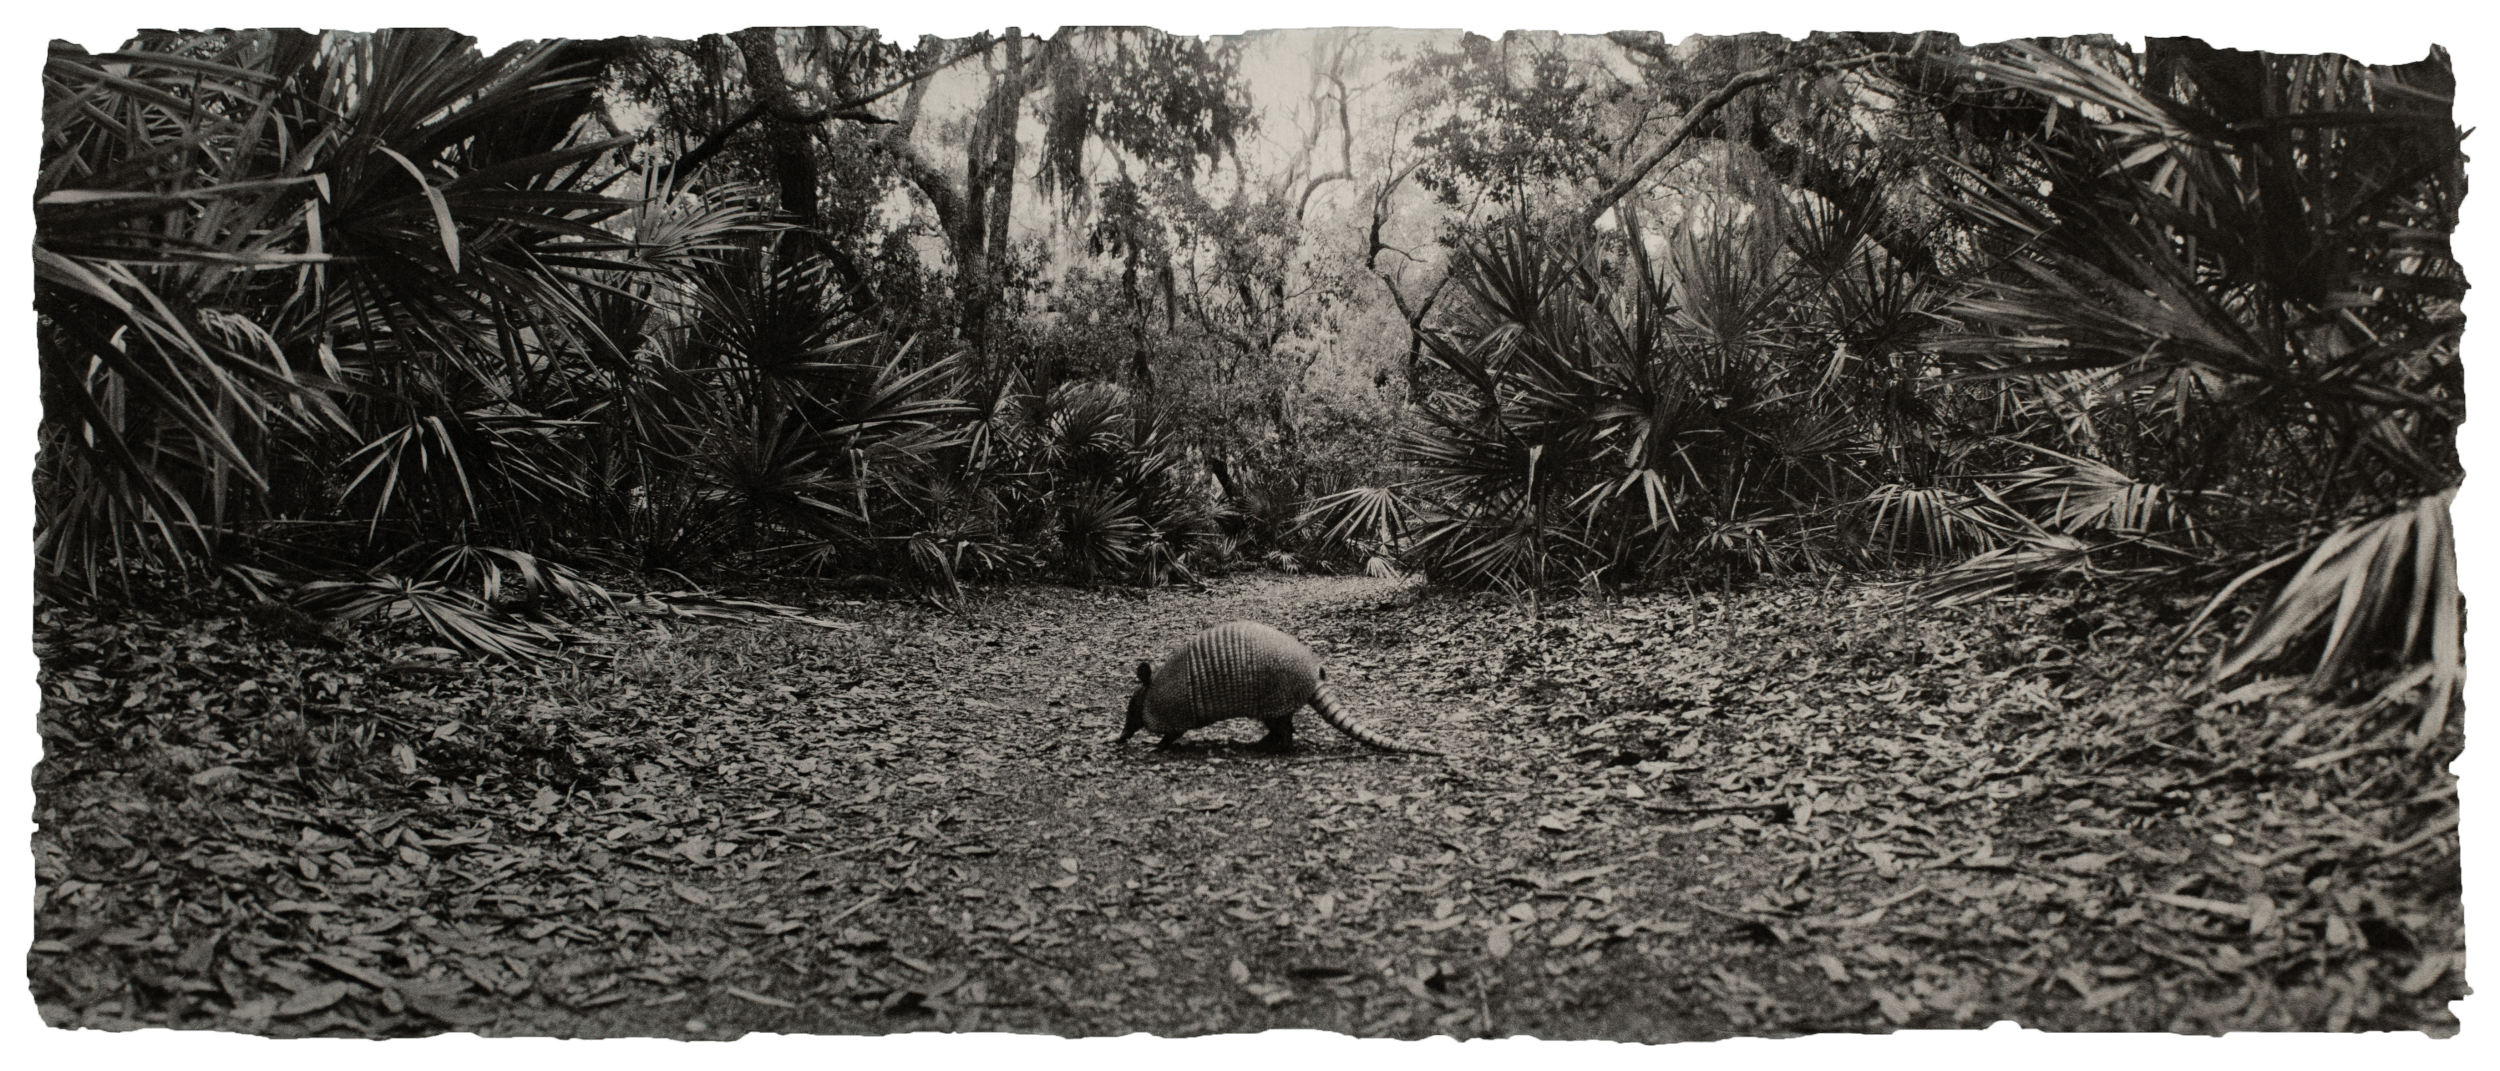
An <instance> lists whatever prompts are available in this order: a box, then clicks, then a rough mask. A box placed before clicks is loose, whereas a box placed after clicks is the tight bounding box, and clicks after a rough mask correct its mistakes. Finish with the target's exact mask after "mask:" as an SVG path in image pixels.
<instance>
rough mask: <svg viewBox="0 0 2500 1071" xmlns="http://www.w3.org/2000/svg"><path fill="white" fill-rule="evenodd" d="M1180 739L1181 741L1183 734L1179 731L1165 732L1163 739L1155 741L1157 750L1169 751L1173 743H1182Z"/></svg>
mask: <svg viewBox="0 0 2500 1071" xmlns="http://www.w3.org/2000/svg"><path fill="white" fill-rule="evenodd" d="M1180 741H1181V734H1179V733H1165V734H1163V739H1161V740H1157V741H1155V750H1157V751H1169V750H1171V748H1172V745H1174V744H1177V743H1180Z"/></svg>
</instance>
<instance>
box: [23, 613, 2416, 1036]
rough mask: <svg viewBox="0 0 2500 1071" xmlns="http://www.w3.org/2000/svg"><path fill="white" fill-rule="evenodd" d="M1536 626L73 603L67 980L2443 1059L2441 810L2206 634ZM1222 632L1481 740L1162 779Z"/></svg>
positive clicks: (64, 721)
mask: <svg viewBox="0 0 2500 1071" xmlns="http://www.w3.org/2000/svg"><path fill="white" fill-rule="evenodd" d="M2190 605H2191V606H2192V604H2190ZM1545 611H1546V616H1545V619H1544V620H1541V621H1536V620H1531V619H1530V618H1529V616H1528V615H1527V614H1525V613H1523V612H1521V610H1520V609H1519V608H1517V607H1514V606H1511V605H1509V604H1507V603H1502V602H1498V601H1492V600H1484V599H1476V598H1465V597H1454V596H1443V595H1434V594H1431V593H1429V592H1427V591H1426V590H1425V589H1423V588H1421V587H1419V586H1416V585H1411V584H1406V583H1401V582H1395V581H1386V580H1372V579H1345V578H1315V577H1299V578H1295V577H1275V576H1256V577H1244V578H1235V579H1230V580H1225V581H1222V582H1220V583H1218V584H1217V585H1216V586H1215V587H1214V588H1213V589H1212V590H1210V591H1206V592H1189V591H1163V592H1156V593H1153V594H1151V595H1145V594H1142V593H1135V592H1128V593H1118V592H1112V593H1105V592H1084V591H1077V590H1071V589H1064V588H1050V587H1038V586H1037V587H1007V588H1003V589H991V590H987V591H984V592H982V593H979V594H977V595H976V596H975V597H974V599H973V601H972V605H971V606H970V607H969V608H968V609H967V610H966V611H965V612H964V613H961V614H953V615H947V614H937V613H934V612H930V611H928V610H926V609H914V608H912V607H910V606H908V605H906V604H903V603H899V602H847V603H835V604H833V605H830V606H824V607H821V608H819V609H818V610H817V611H816V612H817V614H818V616H819V617H821V618H827V619H838V620H831V621H829V622H828V623H829V624H830V625H831V626H832V627H817V626H815V625H810V624H807V623H804V622H800V621H787V622H781V623H776V624H770V625H761V626H739V625H728V624H717V623H705V622H686V621H676V622H670V623H667V624H651V623H647V622H646V623H644V624H640V625H626V626H619V627H620V629H621V630H622V631H620V633H619V635H618V640H619V641H620V642H618V643H617V644H615V645H613V646H610V647H608V648H605V649H604V653H600V654H596V655H591V656H580V657H577V658H575V659H574V660H573V661H569V662H557V663H551V664H548V665H543V666H538V667H515V666H510V665H503V664H489V663H478V662H466V661H461V660H458V659H455V658H451V657H448V656H449V652H447V651H439V650H428V649H423V648H420V647H418V646H417V644H414V643H410V644H406V645H402V646H399V647H388V646H386V645H383V644H381V643H380V642H379V641H377V640H370V639H348V640H341V639H340V638H338V637H335V636H332V637H328V638H327V639H326V642H307V641H308V640H313V641H321V640H323V639H324V638H323V637H320V636H310V637H308V636H307V635H306V634H305V633H304V631H303V629H302V628H301V624H300V622H298V623H297V624H296V625H293V626H290V625H288V624H287V623H285V622H283V621H277V620H275V619H272V618H268V617H266V616H243V617H238V616H215V615H200V614H191V615H187V616H186V615H175V614H170V613H167V614H150V613H138V612H132V613H123V614H117V615H115V616H114V617H112V618H110V619H102V618H98V617H94V616H91V615H88V614H85V613H83V612H79V611H73V610H69V609H65V608H62V607H58V606H53V607H47V608H45V609H43V610H41V611H40V612H39V621H38V627H37V646H38V649H39V653H40V654H41V655H42V657H43V660H44V666H45V668H44V671H43V678H42V680H43V685H44V694H45V706H44V710H43V718H42V724H43V732H44V734H45V743H46V749H47V754H46V757H45V759H44V760H43V762H42V764H41V765H40V766H39V768H38V770H37V775H36V785H37V804H38V820H39V829H40V831H39V833H38V834H37V836H36V839H35V852H36V872H37V882H38V888H37V906H36V938H37V940H36V942H35V945H34V947H33V948H32V950H31V951H30V953H29V970H30V975H31V978H32V984H33V988H34V995H35V998H36V1001H37V1003H38V1005H39V1007H40V1009H41V1011H42V1013H43V1015H44V1017H45V1019H46V1020H47V1021H48V1022H50V1023H52V1024H53V1025H55V1026H64V1027H67V1026H86V1027H100V1028H106V1029H130V1028H135V1027H143V1026H151V1025H153V1026H172V1027H179V1028H210V1029H223V1030H240V1031H248V1032H255V1033H265V1034H273V1035H280V1036H303V1035H311V1034H327V1035H346V1036H400V1035H408V1034H424V1033H434V1032H440V1031H444V1030H472V1031H476V1032H478V1033H482V1034H490V1035H558V1036H575V1037H580V1036H668V1037H680V1038H713V1039H720V1038H732V1037H736V1036H739V1035H741V1034H744V1033H747V1032H751V1031H764V1032H777V1033H831V1034H876V1033H890V1032H898V1031H917V1030H942V1031H1015V1032H1025V1033H1045V1034H1056V1035H1062V1036H1086V1035H1106V1034H1125V1033H1129V1032H1133V1031H1148V1032H1152V1033H1155V1034H1159V1035H1164V1036H1182V1035H1195V1034H1206V1033H1217V1032H1236V1031H1257V1030H1263V1029H1269V1028H1286V1027H1305V1028H1317V1029H1321V1030H1328V1031H1338V1032H1344V1033H1349V1034H1356V1035H1364V1036H1394V1037H1408V1038H1413V1037H1424V1036H1431V1035H1436V1034H1448V1035H1453V1036H1456V1037H1461V1038H1468V1037H1500V1036H1517V1035H1532V1036H1536V1037H1542V1038H1549V1039H1561V1038H1606V1039H1614V1040H1621V1041H1646V1042H1656V1041H1673V1040H1700V1039H1710V1038H1719V1037H1727V1036H1733V1035H1757V1036H1762V1035H1770V1036H1778V1035H1794V1034H1801V1033H1811V1032H1818V1031H1885V1030H1891V1029H1895V1028H1900V1027H1973V1028H1976V1027H1982V1026H1986V1025H1988V1024H1990V1023H1992V1022H1995V1021H1997V1020H2000V1019H2012V1020H2015V1021H2018V1022H2020V1023H2022V1024H2024V1025H2026V1026H2030V1027H2035V1028H2041V1029H2049V1030H2170V1031H2189V1032H2200V1033H2211V1032H2221V1031H2230V1030H2319V1029H2334V1030H2343V1029H2356V1030H2358V1029H2393V1030H2422V1031H2428V1032H2431V1033H2433V1034H2442V1035H2444V1034H2446V1033H2449V1032H2452V1031H2453V1030H2454V1029H2455V1020H2454V1019H2453V1018H2451V1017H2450V1015H2449V1012H2448V1010H2447V1007H2446V1002H2447V1001H2449V1000H2451V999H2455V998H2456V997H2458V996H2459V995H2461V994H2462V992H2463V990H2464V983H2463V977H2464V972H2463V951H2462V950H2463V943H2462V942H2463V927H2462V922H2461V914H2460V907H2459V888H2458V884H2459V882H2458V870H2457V857H2456V852H2457V840H2456V834H2455V822H2456V817H2455V816H2456V810H2455V788H2454V783H2453V781H2451V780H2449V779H2448V778H2447V776H2446V775H2445V774H2444V773H2442V772H2440V770H2441V764H2440V763H2438V762H2435V761H2432V759H2430V758H2426V757H2424V756H2422V755H2419V754H2415V753H2412V752H2408V751H2406V750H2405V749H2404V748H2403V747H2402V746H2401V743H2400V740H2401V730H2402V729H2403V728H2404V727H2405V725H2407V724H2409V722H2405V721H2404V720H2403V719H2401V718H2397V717H2393V716H2391V715H2389V713H2388V712H2387V711H2385V710H2382V709H2379V708H2378V707H2374V706H2372V705H2371V704H2368V703H2355V704H2351V705H2348V706H2341V707H2338V706H2331V705H2327V704H2324V703H2318V702H2313V701H2311V700H2308V699H2305V698H2303V697H2301V696H2300V695H2299V694H2298V693H2297V692H2294V691H2291V690H2289V688H2288V685H2289V683H2290V680H2289V679H2286V680H2279V681H2272V682H2260V683H2259V684H2258V685H2255V686H2251V687H2247V688H2241V689H2239V690H2237V691H2235V692H2232V693H2230V694H2228V695H2225V696H2221V697H2215V696H2210V695H2208V696H2203V697H2199V698H2198V699H2196V700H2192V701H2186V702H2182V701H2180V700H2177V699H2174V698H2172V696H2173V695H2174V694H2175V691H2176V689H2177V685H2178V684H2179V683H2180V681H2181V680H2183V679H2184V677H2183V676H2182V673H2183V672H2184V669H2185V668H2186V667H2189V666H2191V665H2192V664H2193V662H2194V659H2195V658H2196V657H2197V656H2198V655H2199V653H2200V652H2199V651H2197V650H2196V649H2195V648H2194V647H2193V646H2191V647H2190V648H2189V649H2188V650H2187V651H2185V652H2182V653H2181V654H2180V656H2179V659H2178V661H2177V662H2175V663H2163V662H2162V661H2161V660H2160V659H2158V658H2157V657H2155V656H2156V654H2157V653H2158V651H2159V649H2160V646H2161V644H2163V643H2165V642H2167V640H2168V639H2169V637H2170V635H2171V633H2172V632H2173V631H2174V630H2175V628H2176V625H2177V622H2178V620H2179V619H2182V618H2184V616H2185V613H2186V610H2183V609H2181V608H2179V607H2174V606H2170V605H2168V604H2149V605H2148V604H2139V603H2129V604H2124V605H2117V604H2112V605H2101V604H2098V603H2095V602H2093V601H2091V600H2090V599H2076V598H2073V597H2070V596H2065V595H2040V596H2032V597H2027V598H2021V599H2009V600H2005V601H2002V602H2000V603H1997V604H1994V605H1993V606H1992V607H1990V608H1987V609H1982V610H1955V611H1936V610H1913V609H1908V608H1905V605H1904V604H1903V603H1902V602H1901V601H1900V593H1899V591H1898V589H1897V588H1889V587H1884V586H1880V585H1873V584H1864V583H1842V584H1825V583H1820V582H1814V583H1808V582H1796V583H1770V584H1764V585H1761V586H1758V587H1755V588H1752V589H1749V590H1745V591H1740V592H1737V593H1733V594H1657V595H1649V596H1641V597H1635V598H1629V599H1619V600H1605V601H1590V600H1578V601H1570V602H1565V603H1561V604H1556V605H1549V606H1547V607H1546V608H1545ZM1235 618H1255V619H1259V620H1264V621H1268V622H1270V623H1273V624H1276V625H1278V626H1281V627H1283V628H1285V629H1286V630H1288V631H1291V632H1293V633H1295V634H1297V635H1299V636H1301V637H1302V638H1304V639H1305V640H1306V641H1309V642H1310V643H1311V645H1312V646H1313V647H1314V648H1315V649H1317V650H1318V651H1319V652H1320V653H1321V655H1322V657H1323V658H1325V659H1327V661H1328V663H1329V666H1330V675H1331V679H1332V680H1334V681H1336V682H1337V685H1338V688H1339V690H1340V692H1341V694H1342V695H1343V696H1344V698H1345V699H1346V700H1347V707H1348V708H1349V709H1350V710H1352V711H1353V712H1355V714H1356V716H1357V717H1360V718H1362V719H1364V720H1366V721H1367V722H1369V723H1370V724H1372V725H1374V726H1376V727H1378V728H1380V729H1382V730H1383V731H1385V732H1386V733H1388V734H1389V735H1391V736H1393V737H1396V738H1400V739H1404V740H1409V741H1413V742H1417V743H1422V744H1426V745H1428V746H1433V747H1437V748H1439V749H1441V750H1444V751H1446V752H1448V757H1447V758H1430V757H1416V756H1404V755H1385V754H1379V753H1374V752H1370V751H1367V750H1364V749H1362V748H1361V747H1360V746H1359V745H1357V744H1355V743H1354V742H1353V741H1351V740H1349V739H1347V738H1345V737H1344V736H1343V735H1341V734H1338V733H1336V732H1335V731H1334V730H1332V729H1330V728H1329V727H1327V726H1326V725H1325V724H1324V723H1321V722H1319V721H1318V720H1317V719H1316V717H1314V716H1313V715H1310V714H1308V713H1305V714H1304V715H1302V717H1303V723H1302V726H1301V729H1300V732H1299V733H1298V736H1299V741H1300V750H1299V751H1298V752H1296V753H1294V754H1290V755H1270V754H1265V753H1261V752H1256V751H1253V750H1250V749H1249V748H1248V747H1246V746H1245V745H1246V744H1247V743H1248V742H1249V741H1250V740H1251V739H1253V738H1254V737H1255V736H1256V735H1257V733H1258V727H1257V726H1255V725H1251V724H1248V723H1242V722H1235V723H1228V724H1225V725H1221V726H1216V727H1212V728H1209V729H1206V730H1201V731H1199V732H1196V733H1193V734H1191V735H1190V736H1188V737H1186V738H1184V740H1183V741H1182V743H1181V745H1180V746H1178V747H1176V748H1174V749H1171V750H1163V751H1158V750H1155V749H1152V748H1151V747H1149V746H1147V741H1146V739H1145V738H1144V737H1143V736H1141V737H1139V738H1138V739H1135V740H1132V741H1130V742H1129V743H1128V744H1127V745H1121V746H1115V745H1114V744H1113V743H1112V739H1113V737H1114V736H1116V735H1117V734H1118V732H1119V729H1120V722H1121V714H1122V710H1123V707H1124V704H1125V701H1126V697H1127V693H1128V691H1129V688H1130V687H1131V684H1132V682H1133V679H1134V678H1133V676H1132V674H1133V672H1134V667H1135V664H1136V662H1137V661H1139V660H1140V659H1141V658H1148V657H1159V656H1160V655H1161V654H1162V653H1163V652H1164V651H1165V650H1167V649H1168V648H1169V647H1170V646H1172V645H1173V644H1174V643H1176V642H1177V641H1179V640H1180V639H1181V638H1183V637H1185V636H1186V635H1188V634H1189V633H1190V632H1192V631H1193V630H1195V629H1198V628H1200V627H1203V626H1205V625H1209V624H1213V623H1216V622H1219V621H1224V620H1230V619H1235ZM2451 738H2453V734H2452V737H2451ZM2391 741H2399V742H2397V743H2391Z"/></svg>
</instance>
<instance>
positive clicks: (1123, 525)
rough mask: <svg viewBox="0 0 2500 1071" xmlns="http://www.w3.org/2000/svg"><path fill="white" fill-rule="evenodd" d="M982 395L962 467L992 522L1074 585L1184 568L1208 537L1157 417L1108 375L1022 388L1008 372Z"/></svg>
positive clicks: (1205, 497) (1190, 476)
mask: <svg viewBox="0 0 2500 1071" xmlns="http://www.w3.org/2000/svg"><path fill="white" fill-rule="evenodd" d="M983 393H985V394H987V395H988V396H990V397H993V398H995V399H996V401H995V402H994V403H993V404H992V405H990V406H988V407H985V409H984V412H985V417H984V419H983V420H981V421H980V423H979V425H978V427H977V428H976V430H975V431H974V432H973V433H972V437H973V438H974V440H975V441H976V442H978V443H980V444H981V448H982V453H981V455H980V456H979V457H977V458H976V461H977V464H976V465H974V466H972V467H971V470H970V471H972V472H973V473H974V474H975V475H974V478H975V479H976V480H977V481H978V482H979V484H980V486H981V487H982V488H983V490H984V491H985V492H986V493H988V494H989V495H991V496H993V500H994V501H995V502H997V503H998V506H999V509H1000V514H1001V517H1000V521H999V528H1000V529H1001V530H1002V531H1004V532H1007V533H1010V534H1012V535H1013V536H1014V538H1015V539H1016V540H1017V541H1018V542H1020V543H1023V544H1025V545H1028V546H1031V547H1032V548H1034V550H1035V552H1036V553H1037V554H1038V555H1039V556H1040V557H1041V558H1042V559H1043V560H1046V561H1048V562H1050V563H1051V564H1053V565H1054V566H1056V567H1057V568H1058V569H1059V570H1060V571H1061V572H1062V573H1063V574H1064V575H1066V576H1068V577H1069V578H1071V579H1074V580H1077V581H1079V582H1082V583H1094V582H1097V581H1102V580H1119V581H1137V582H1141V583H1144V584H1147V585H1149V586H1153V585H1160V584H1164V583H1168V582H1170V581H1171V580H1173V579H1176V578H1181V577H1186V576H1188V575H1189V572H1188V569H1187V567H1186V566H1185V565H1184V564H1183V563H1182V559H1183V557H1184V556H1185V555H1187V554H1188V553H1189V551H1191V550H1192V549H1193V548H1195V547H1196V546H1198V545H1199V544H1200V543H1202V542H1204V541H1206V540H1208V539H1210V538H1212V537H1213V536H1214V535H1215V521H1214V513H1213V508H1212V496H1211V494H1210V492H1209V490H1208V488H1207V487H1206V486H1205V481H1204V480H1203V479H1202V478H1200V477H1198V476H1197V475H1195V473H1196V472H1197V471H1198V470H1197V468H1196V466H1195V465H1193V464H1192V463H1191V457H1190V455H1189V452H1188V451H1187V450H1186V449H1185V448H1184V447H1183V446H1182V445H1181V443H1180V441H1179V438H1178V437H1177V436H1175V435H1174V434H1173V433H1172V431H1171V429H1170V428H1169V427H1168V426H1166V425H1165V423H1164V422H1163V420H1162V419H1161V418H1160V417H1158V416H1157V415H1156V414H1155V413H1153V412H1152V411H1151V410H1149V409H1147V408H1146V407H1145V406H1144V405H1143V404H1142V403H1141V402H1140V401H1139V400H1138V399H1137V398H1135V397H1134V396H1133V395H1131V394H1130V393H1129V392H1128V391H1127V390H1126V389H1125V388H1122V387H1120V386H1118V385H1115V384H1110V383H1102V382H1094V381H1083V382H1075V383H1063V384H1061V385H1059V386H1057V387H1055V388H1053V389H1051V390H1050V391H1049V392H1048V393H1047V394H1032V393H1028V392H1026V390H1025V388H1024V384H1023V382H1022V380H1021V379H1020V378H1015V377H1010V378H1009V379H1007V380H1005V381H1002V382H1001V383H999V384H998V385H996V386H993V387H992V388H990V389H989V390H988V391H986V392H983Z"/></svg>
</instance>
